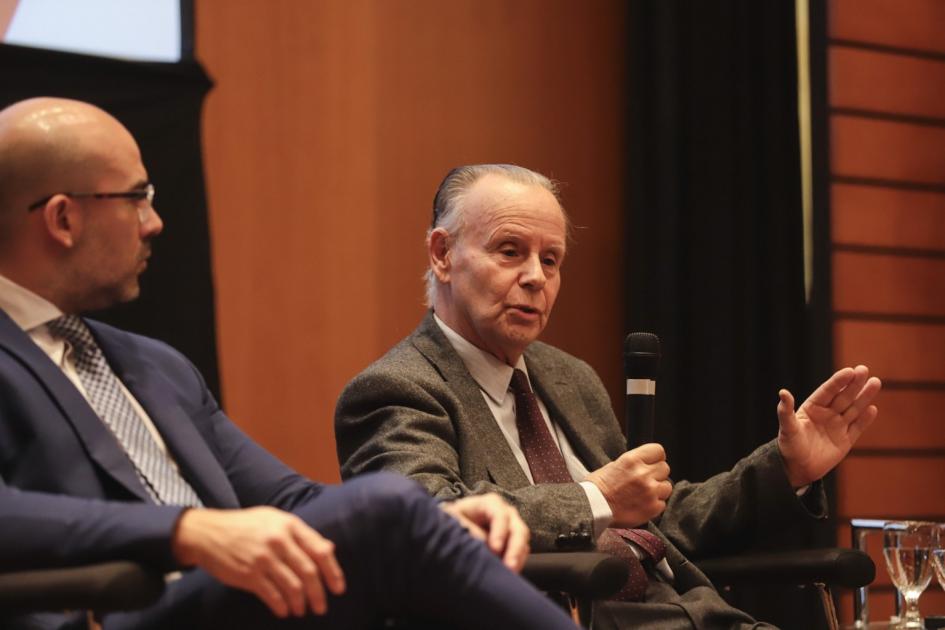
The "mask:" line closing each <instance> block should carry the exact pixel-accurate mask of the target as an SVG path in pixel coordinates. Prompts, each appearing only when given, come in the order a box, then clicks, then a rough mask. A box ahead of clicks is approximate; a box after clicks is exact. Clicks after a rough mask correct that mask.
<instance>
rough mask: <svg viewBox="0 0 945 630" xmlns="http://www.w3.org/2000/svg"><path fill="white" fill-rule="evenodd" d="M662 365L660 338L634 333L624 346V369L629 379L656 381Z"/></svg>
mask: <svg viewBox="0 0 945 630" xmlns="http://www.w3.org/2000/svg"><path fill="white" fill-rule="evenodd" d="M659 365H660V338H659V337H657V336H656V335H654V334H653V333H648V332H634V333H630V334H629V335H627V340H626V341H625V342H624V345H623V369H624V373H625V374H626V376H627V378H643V379H648V380H651V381H655V380H656V370H657V369H658V368H659Z"/></svg>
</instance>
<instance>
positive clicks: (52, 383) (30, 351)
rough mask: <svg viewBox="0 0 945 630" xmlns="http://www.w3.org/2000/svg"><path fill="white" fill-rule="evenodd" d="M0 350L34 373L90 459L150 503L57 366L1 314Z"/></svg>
mask: <svg viewBox="0 0 945 630" xmlns="http://www.w3.org/2000/svg"><path fill="white" fill-rule="evenodd" d="M0 346H2V347H4V348H5V349H7V350H8V351H9V352H10V353H12V354H13V355H14V356H16V357H17V358H18V359H19V360H20V361H21V362H22V364H23V365H24V366H25V367H26V368H27V369H28V370H30V371H31V372H33V374H34V375H35V376H36V380H37V382H38V383H39V384H40V386H41V387H43V389H45V390H46V392H47V393H48V394H49V396H50V397H51V398H52V399H53V400H54V401H55V403H56V405H57V406H58V407H59V409H60V410H61V411H62V415H63V416H64V417H65V418H66V420H67V421H68V422H69V425H70V426H71V428H72V430H73V431H75V434H76V435H77V436H78V438H79V440H80V441H81V442H82V444H83V446H84V447H85V450H86V452H87V453H88V455H89V457H90V458H91V459H92V460H93V461H95V462H96V463H97V464H98V465H99V466H100V467H101V468H102V469H103V470H104V471H105V472H106V473H108V474H109V475H110V476H111V477H113V478H114V479H115V481H117V482H118V483H119V484H121V485H122V486H123V487H125V488H126V489H127V490H128V491H129V492H131V493H132V494H133V495H135V496H136V497H138V498H140V499H141V500H142V501H146V502H149V503H150V502H152V499H151V497H150V496H149V495H148V493H147V491H146V490H145V489H144V486H142V485H141V482H140V481H139V480H138V475H137V473H136V472H135V469H134V466H133V465H132V463H131V460H129V459H128V456H127V455H126V454H125V451H124V450H123V449H122V448H121V446H120V445H119V444H118V440H117V439H116V438H115V436H114V434H113V433H112V432H111V430H109V429H108V427H107V426H105V423H104V422H102V420H101V418H99V417H98V415H97V414H96V413H95V411H94V410H93V409H92V407H91V406H90V405H89V403H88V401H87V400H86V399H85V398H84V397H83V396H82V394H81V393H79V390H78V389H76V387H75V385H73V384H72V381H70V380H69V379H68V378H67V377H66V375H65V374H63V372H62V370H61V369H60V368H59V366H58V365H56V364H55V363H53V362H52V360H51V359H50V358H49V357H48V356H47V355H46V353H45V352H43V351H42V350H41V349H40V348H39V346H37V345H36V344H35V343H34V342H33V340H32V339H30V337H29V335H27V334H26V333H25V332H24V331H23V330H22V329H20V327H19V326H17V325H16V324H15V323H14V322H13V320H11V319H10V318H9V316H8V315H7V314H6V313H5V312H3V311H0Z"/></svg>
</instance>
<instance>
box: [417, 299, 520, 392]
mask: <svg viewBox="0 0 945 630" xmlns="http://www.w3.org/2000/svg"><path fill="white" fill-rule="evenodd" d="M433 320H434V321H435V322H436V325H437V326H439V327H440V330H442V331H443V334H444V335H446V339H447V340H448V341H449V342H450V345H451V346H453V349H454V350H456V354H458V355H459V358H461V359H462V360H463V363H464V364H465V365H466V369H467V370H469V374H470V375H471V376H472V377H473V380H474V381H476V383H478V384H479V387H480V388H481V389H482V391H484V392H485V393H486V395H488V396H489V398H491V399H492V400H494V401H495V402H496V403H498V404H500V405H501V404H502V403H503V401H504V400H505V397H506V395H507V394H508V393H509V383H510V382H511V381H512V372H513V371H514V369H515V368H517V369H519V370H522V371H523V372H525V375H526V376H527V375H528V368H527V367H525V357H524V355H523V356H520V357H519V358H518V362H517V363H516V364H515V368H512V367H510V366H509V365H507V364H505V363H503V362H502V361H499V360H498V359H497V358H495V357H494V356H492V355H491V354H489V353H488V352H486V351H485V350H482V349H480V348H477V347H476V346H474V345H473V344H471V343H470V342H469V341H467V340H466V339H465V338H464V337H463V336H462V335H460V334H459V333H458V332H456V331H455V330H453V329H452V328H450V327H449V326H447V325H446V323H445V322H444V321H443V320H442V319H440V318H439V317H438V316H437V314H436V313H434V314H433Z"/></svg>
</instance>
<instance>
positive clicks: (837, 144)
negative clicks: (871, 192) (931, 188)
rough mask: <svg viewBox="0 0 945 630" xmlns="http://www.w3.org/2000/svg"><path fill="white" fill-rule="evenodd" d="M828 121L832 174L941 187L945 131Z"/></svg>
mask: <svg viewBox="0 0 945 630" xmlns="http://www.w3.org/2000/svg"><path fill="white" fill-rule="evenodd" d="M830 118H831V121H830V129H831V134H830V135H831V140H830V142H831V169H832V172H833V174H834V175H837V176H844V177H868V178H878V179H884V180H898V181H907V182H921V183H927V184H945V128H940V127H930V126H925V125H915V124H908V123H901V122H889V121H885V120H871V119H867V118H860V117H853V116H841V115H834V116H831V117H830Z"/></svg>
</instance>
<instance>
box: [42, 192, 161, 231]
mask: <svg viewBox="0 0 945 630" xmlns="http://www.w3.org/2000/svg"><path fill="white" fill-rule="evenodd" d="M56 195H65V196H66V197H72V198H73V199H80V198H82V197H86V198H90V199H132V200H134V201H144V200H147V202H148V203H147V206H145V207H143V208H142V207H139V208H138V218H139V219H141V222H142V223H144V220H145V219H146V218H147V216H148V215H147V209H148V208H149V207H150V206H151V205H152V203H153V202H154V184H147V185H146V186H145V187H144V188H141V189H139V190H128V191H126V192H97V193H73V192H63V193H53V194H52V195H48V196H46V197H43V198H42V199H40V200H39V201H37V202H36V203H34V204H31V205H30V207H29V208H27V210H29V211H30V212H32V211H33V210H36V209H37V208H42V207H43V206H45V205H46V204H47V203H48V202H49V200H50V199H52V198H53V197H55V196H56Z"/></svg>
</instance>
